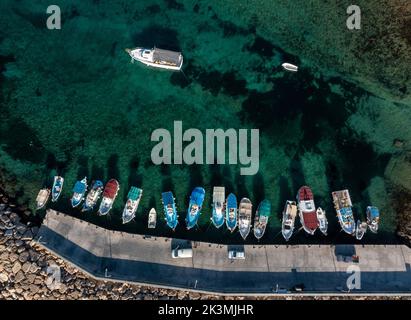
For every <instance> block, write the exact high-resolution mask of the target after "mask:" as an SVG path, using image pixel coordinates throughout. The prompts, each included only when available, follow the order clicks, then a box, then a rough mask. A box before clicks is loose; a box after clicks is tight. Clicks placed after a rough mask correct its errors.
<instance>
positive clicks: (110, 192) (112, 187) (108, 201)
mask: <svg viewBox="0 0 411 320" xmlns="http://www.w3.org/2000/svg"><path fill="white" fill-rule="evenodd" d="M118 190H120V184H119V183H118V181H117V180H116V179H110V180H109V181H108V182H107V183H106V186H105V187H104V191H103V199H102V200H101V203H100V207H99V209H98V214H99V215H100V216H105V215H106V214H107V213H109V212H110V210H111V208H112V207H113V203H114V200H116V197H117V194H118Z"/></svg>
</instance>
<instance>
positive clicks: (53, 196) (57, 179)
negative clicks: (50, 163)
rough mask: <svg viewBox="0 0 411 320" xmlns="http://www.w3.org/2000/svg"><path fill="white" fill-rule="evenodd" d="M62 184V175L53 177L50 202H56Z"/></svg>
mask: <svg viewBox="0 0 411 320" xmlns="http://www.w3.org/2000/svg"><path fill="white" fill-rule="evenodd" d="M63 184H64V178H63V177H54V182H53V187H52V189H51V202H57V200H58V199H59V197H60V195H61V192H62V190H63Z"/></svg>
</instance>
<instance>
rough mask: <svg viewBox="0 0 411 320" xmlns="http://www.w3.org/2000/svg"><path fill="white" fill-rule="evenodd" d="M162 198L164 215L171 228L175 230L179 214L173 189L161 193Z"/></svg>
mask: <svg viewBox="0 0 411 320" xmlns="http://www.w3.org/2000/svg"><path fill="white" fill-rule="evenodd" d="M161 198H162V201H163V208H164V215H165V220H166V222H167V225H168V226H169V227H170V228H171V229H173V230H175V229H176V227H177V224H178V215H177V209H176V203H175V201H174V196H173V193H172V192H171V191H168V192H163V193H162V194H161Z"/></svg>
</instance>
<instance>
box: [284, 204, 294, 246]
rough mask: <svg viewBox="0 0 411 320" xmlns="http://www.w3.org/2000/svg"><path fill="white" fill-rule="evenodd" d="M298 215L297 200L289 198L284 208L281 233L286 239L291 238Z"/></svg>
mask: <svg viewBox="0 0 411 320" xmlns="http://www.w3.org/2000/svg"><path fill="white" fill-rule="evenodd" d="M296 216H297V205H296V203H295V201H290V200H287V202H286V203H285V206H284V210H283V219H282V224H281V233H282V235H283V237H284V239H285V241H288V240H290V238H291V236H292V235H293V232H294V225H295V217H296Z"/></svg>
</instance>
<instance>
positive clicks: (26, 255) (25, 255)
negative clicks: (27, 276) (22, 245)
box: [19, 251, 29, 263]
mask: <svg viewBox="0 0 411 320" xmlns="http://www.w3.org/2000/svg"><path fill="white" fill-rule="evenodd" d="M28 260H29V253H28V252H27V251H24V252H22V253H20V255H19V261H20V262H21V263H25V262H27V261H28Z"/></svg>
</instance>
